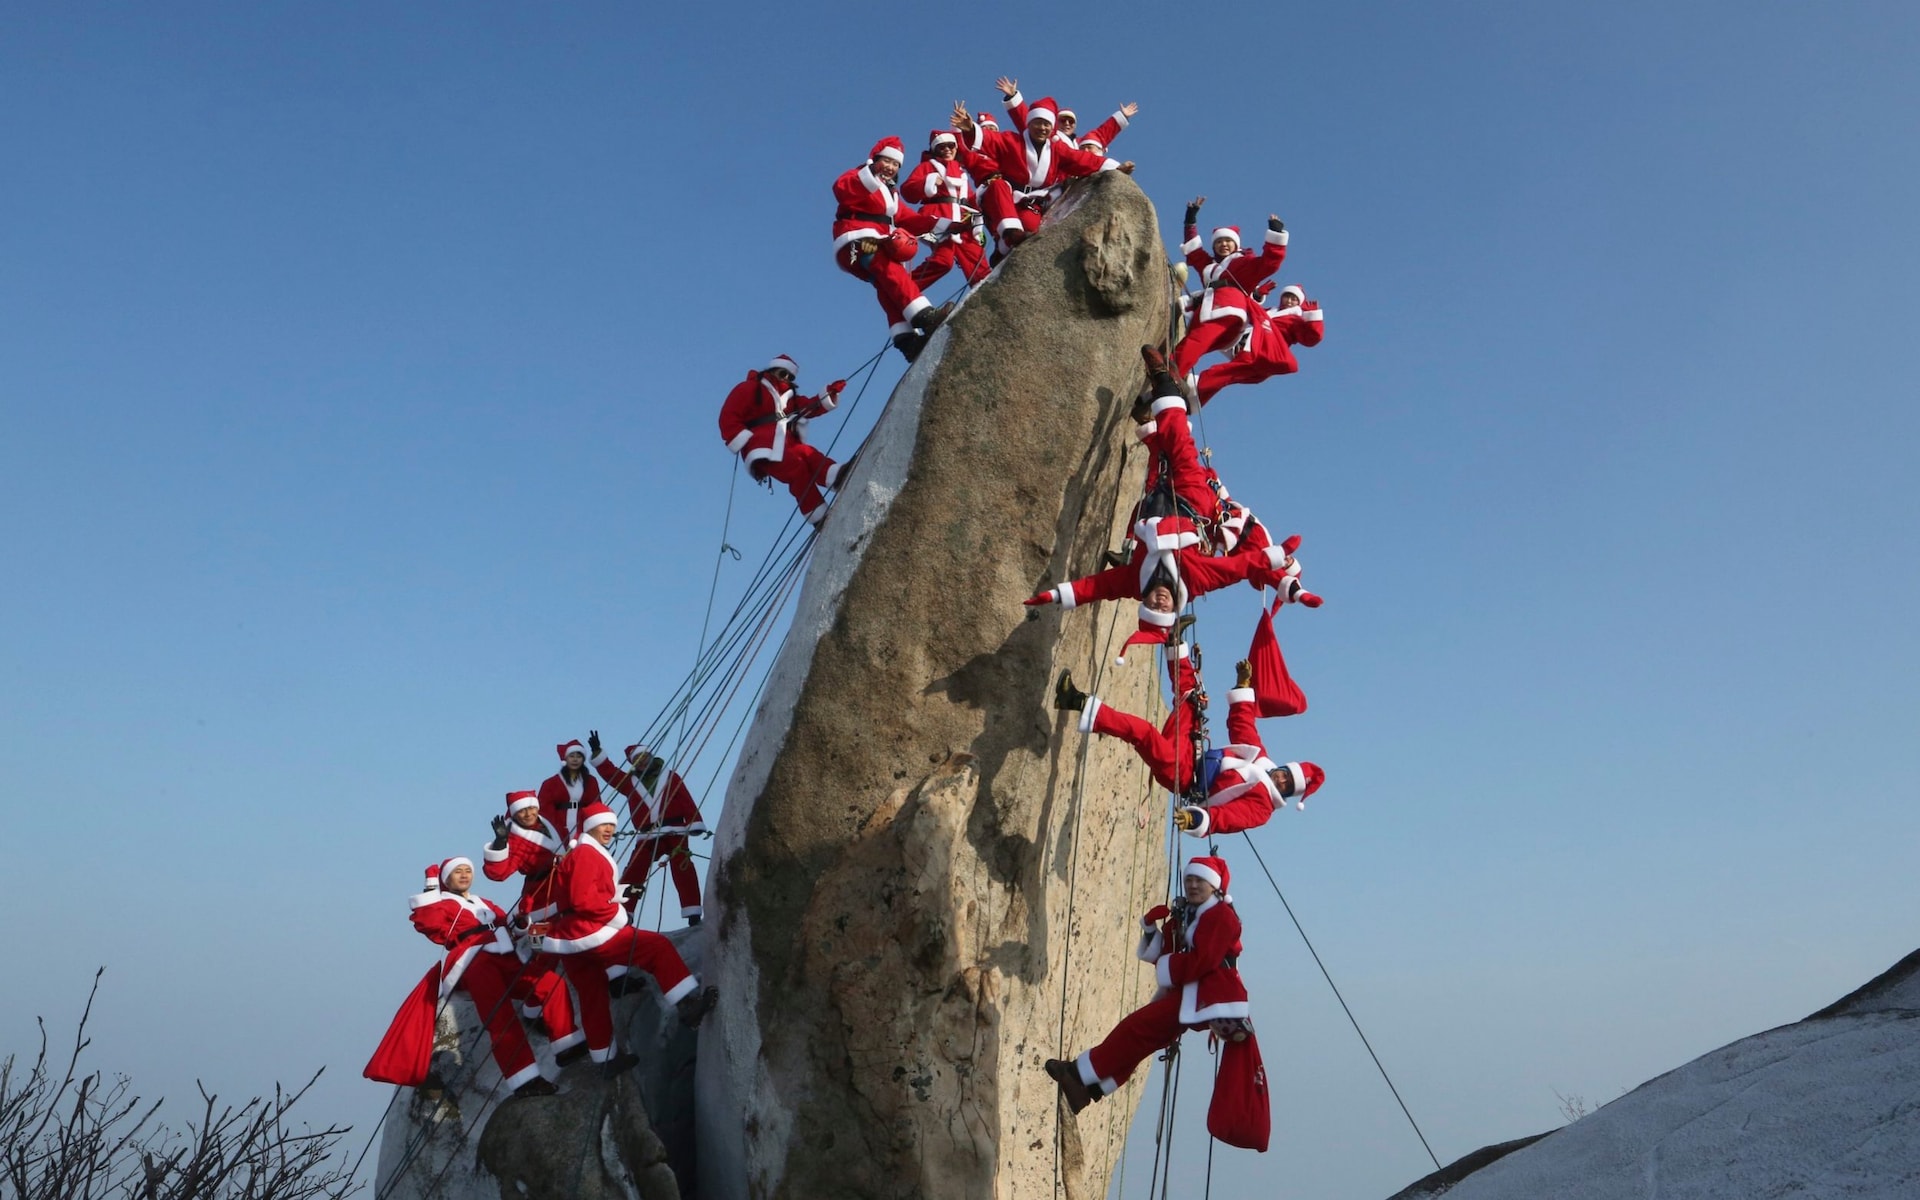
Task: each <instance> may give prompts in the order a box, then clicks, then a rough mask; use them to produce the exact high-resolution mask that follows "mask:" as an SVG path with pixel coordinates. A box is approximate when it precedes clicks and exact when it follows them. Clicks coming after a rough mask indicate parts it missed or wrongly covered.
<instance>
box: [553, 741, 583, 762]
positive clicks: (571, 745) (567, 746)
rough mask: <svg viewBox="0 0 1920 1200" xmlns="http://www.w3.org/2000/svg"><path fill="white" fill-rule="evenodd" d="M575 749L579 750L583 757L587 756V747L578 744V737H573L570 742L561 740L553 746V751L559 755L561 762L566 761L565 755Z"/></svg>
mask: <svg viewBox="0 0 1920 1200" xmlns="http://www.w3.org/2000/svg"><path fill="white" fill-rule="evenodd" d="M575 750H578V751H579V752H580V757H582V758H585V757H586V756H587V748H586V747H585V746H582V745H581V744H580V739H579V738H574V739H573V740H572V741H570V742H561V743H560V744H559V745H558V746H555V747H554V748H553V751H554V753H555V754H558V755H559V756H560V761H561V762H565V761H567V755H569V754H572V753H573V752H574V751H575Z"/></svg>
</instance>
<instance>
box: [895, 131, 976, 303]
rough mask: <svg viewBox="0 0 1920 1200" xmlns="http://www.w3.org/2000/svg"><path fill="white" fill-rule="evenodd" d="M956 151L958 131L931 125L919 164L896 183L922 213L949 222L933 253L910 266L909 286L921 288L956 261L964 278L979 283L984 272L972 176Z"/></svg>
mask: <svg viewBox="0 0 1920 1200" xmlns="http://www.w3.org/2000/svg"><path fill="white" fill-rule="evenodd" d="M959 154H960V137H959V135H958V134H956V133H955V132H954V131H953V130H951V129H936V130H934V131H933V132H932V133H931V134H929V135H928V136H927V149H926V152H925V153H923V154H922V155H921V156H920V165H919V166H917V167H915V168H914V169H913V173H912V174H911V175H908V176H907V181H906V183H904V184H902V185H901V187H900V193H901V194H902V195H903V196H905V197H906V198H907V199H909V200H911V201H913V202H915V203H916V204H918V205H919V206H920V211H921V212H922V213H924V214H931V215H932V216H935V217H943V218H945V219H947V220H949V221H951V222H952V223H953V224H952V226H951V227H950V228H949V229H948V230H947V232H946V234H945V235H944V236H943V237H941V238H940V239H939V242H938V244H937V245H935V246H934V248H933V253H932V254H930V255H928V256H927V258H926V261H924V262H922V263H921V264H920V265H919V266H917V267H915V268H914V269H913V272H912V274H913V282H914V286H916V287H918V288H920V289H922V290H923V291H924V290H925V289H927V288H930V287H932V286H933V285H934V283H935V282H937V281H938V280H939V279H940V278H941V277H942V276H944V275H946V273H947V272H948V271H951V270H952V269H953V267H954V264H955V263H958V264H959V266H960V274H961V275H962V276H963V277H964V278H965V279H966V281H967V282H968V283H979V282H980V281H981V280H982V279H985V278H986V277H987V255H986V251H985V249H984V248H983V247H982V244H981V235H982V233H983V231H984V228H985V227H984V226H982V225H980V224H979V222H978V220H977V217H978V215H979V214H978V211H977V210H978V207H979V197H977V196H976V195H975V194H974V190H973V177H972V176H971V175H969V174H967V172H966V170H965V168H963V167H962V166H961V165H960V160H959Z"/></svg>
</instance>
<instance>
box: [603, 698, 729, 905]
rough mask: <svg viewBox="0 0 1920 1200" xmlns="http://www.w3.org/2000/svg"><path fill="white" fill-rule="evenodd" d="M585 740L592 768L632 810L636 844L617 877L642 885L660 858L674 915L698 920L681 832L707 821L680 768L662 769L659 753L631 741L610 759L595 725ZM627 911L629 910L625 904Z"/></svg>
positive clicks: (695, 886)
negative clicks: (618, 761)
mask: <svg viewBox="0 0 1920 1200" xmlns="http://www.w3.org/2000/svg"><path fill="white" fill-rule="evenodd" d="M587 744H588V746H589V748H591V749H592V751H593V769H594V770H595V771H597V772H599V775H600V778H601V779H603V780H605V781H606V783H607V786H608V787H611V788H613V789H614V790H616V791H618V792H619V793H620V794H621V795H623V796H625V797H626V798H627V805H628V808H629V810H630V811H631V812H632V814H633V829H634V833H635V836H636V838H637V842H638V844H637V846H636V847H635V849H634V852H633V857H632V858H630V859H628V860H627V869H626V871H625V872H624V873H623V874H622V875H621V876H620V883H621V884H622V885H623V886H626V885H632V886H635V887H640V888H644V887H645V886H646V882H647V876H648V875H649V874H650V873H651V872H652V870H653V864H654V863H656V862H658V861H660V860H661V859H665V860H666V861H667V870H668V872H669V873H670V874H671V875H672V876H673V890H674V891H675V892H676V893H678V894H679V897H680V915H681V916H683V917H685V918H686V919H687V924H688V925H698V924H699V923H700V916H701V912H702V910H701V907H700V880H699V877H698V876H697V875H695V874H694V869H693V853H692V851H690V850H688V849H687V838H688V837H690V836H691V835H693V834H696V833H705V832H706V831H707V825H706V822H705V821H704V820H702V819H701V817H700V806H699V805H698V804H696V803H694V799H693V793H692V792H690V791H688V790H687V781H686V780H684V779H682V778H681V777H680V772H678V771H669V770H667V769H666V767H667V764H666V761H665V760H664V759H662V758H659V757H658V756H656V755H655V754H654V753H653V752H652V751H650V750H648V749H647V748H646V747H645V746H642V745H640V744H639V743H637V742H636V743H634V744H633V745H631V746H628V747H627V748H626V750H625V751H623V752H622V760H623V762H624V763H625V766H624V767H620V766H615V765H614V762H613V760H612V759H611V758H609V757H608V756H607V755H605V754H603V753H602V752H601V750H600V733H599V731H598V730H595V731H593V732H592V733H590V734H588V736H587ZM627 911H628V912H629V913H632V912H633V908H632V906H631V905H630V906H629V907H628V909H627Z"/></svg>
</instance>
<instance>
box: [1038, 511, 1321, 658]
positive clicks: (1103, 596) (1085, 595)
mask: <svg viewBox="0 0 1920 1200" xmlns="http://www.w3.org/2000/svg"><path fill="white" fill-rule="evenodd" d="M1133 542H1134V550H1133V559H1132V561H1131V562H1128V563H1127V564H1126V565H1124V566H1118V567H1109V568H1107V569H1106V570H1104V571H1100V572H1097V573H1095V574H1092V575H1085V576H1082V577H1081V578H1079V579H1075V580H1073V581H1072V582H1070V583H1064V584H1061V585H1060V586H1059V587H1056V588H1049V589H1048V590H1047V591H1044V592H1041V593H1040V594H1039V595H1037V596H1033V597H1031V598H1029V599H1028V600H1026V601H1024V603H1025V604H1027V605H1029V606H1032V605H1038V604H1058V605H1059V606H1061V607H1062V608H1078V607H1080V606H1081V605H1083V604H1091V603H1093V602H1094V601H1095V600H1124V599H1128V598H1133V599H1136V600H1139V601H1140V602H1141V603H1140V609H1139V618H1140V627H1139V632H1137V633H1135V634H1134V635H1133V636H1132V637H1129V638H1128V639H1127V642H1126V645H1127V646H1134V645H1138V644H1141V643H1148V644H1158V645H1164V644H1166V641H1167V631H1168V630H1169V629H1171V628H1172V627H1173V623H1174V621H1175V620H1176V619H1177V617H1176V614H1177V613H1178V612H1179V611H1180V610H1181V609H1183V608H1185V607H1186V606H1187V605H1188V603H1189V602H1191V601H1192V600H1194V599H1195V598H1197V597H1200V596H1204V595H1206V594H1207V593H1208V592H1212V591H1217V590H1218V589H1220V588H1223V587H1226V586H1227V585H1228V584H1233V583H1248V582H1251V583H1253V585H1254V586H1255V587H1273V588H1277V589H1279V591H1280V595H1281V600H1282V601H1283V602H1287V601H1296V602H1298V603H1301V604H1305V605H1307V606H1308V607H1318V606H1319V604H1320V597H1318V596H1316V595H1314V594H1313V593H1311V592H1308V591H1306V590H1304V589H1303V588H1301V587H1299V586H1298V585H1299V582H1300V580H1299V573H1300V564H1299V561H1298V560H1297V559H1295V558H1294V557H1293V556H1292V555H1291V554H1290V553H1288V552H1287V551H1286V550H1285V549H1284V548H1283V547H1281V546H1267V547H1264V548H1262V549H1258V550H1256V549H1243V550H1238V551H1236V552H1234V553H1232V554H1228V555H1222V556H1218V557H1214V556H1209V555H1208V554H1207V553H1206V551H1205V549H1204V548H1202V546H1201V544H1200V533H1199V530H1198V528H1197V527H1196V526H1195V524H1194V522H1193V520H1192V519H1191V518H1189V517H1185V516H1171V517H1146V518H1142V519H1140V520H1138V521H1135V522H1134V525H1133ZM1156 578H1158V579H1161V580H1164V581H1165V582H1166V583H1167V584H1168V586H1169V587H1170V589H1171V590H1172V592H1173V611H1172V612H1164V613H1163V612H1156V611H1154V610H1153V609H1151V608H1148V607H1147V605H1146V598H1147V593H1148V592H1149V591H1151V590H1152V589H1153V587H1154V583H1155V580H1156ZM1123 653H1124V650H1123ZM1120 661H1121V662H1125V661H1126V660H1125V658H1124V657H1123V658H1122V659H1121V660H1120Z"/></svg>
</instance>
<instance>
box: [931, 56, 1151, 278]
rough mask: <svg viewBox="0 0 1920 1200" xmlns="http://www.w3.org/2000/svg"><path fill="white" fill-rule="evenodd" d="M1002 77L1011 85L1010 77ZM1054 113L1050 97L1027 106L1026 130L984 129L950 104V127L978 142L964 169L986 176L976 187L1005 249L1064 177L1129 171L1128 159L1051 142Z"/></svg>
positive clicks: (1027, 232)
mask: <svg viewBox="0 0 1920 1200" xmlns="http://www.w3.org/2000/svg"><path fill="white" fill-rule="evenodd" d="M1005 83H1006V84H1009V85H1010V84H1011V83H1012V81H1011V80H1007V81H1005ZM1002 90H1003V91H1004V90H1005V89H1004V88H1003V89H1002ZM1017 91H1018V89H1017V88H1016V89H1015V92H1016V93H1017ZM1057 115H1058V110H1057V109H1056V108H1055V107H1054V103H1053V100H1052V99H1051V98H1047V99H1042V100H1038V101H1036V102H1035V103H1034V104H1033V105H1032V107H1030V108H1028V109H1027V122H1026V132H1025V133H1001V132H997V131H996V132H992V133H987V132H982V131H980V130H979V129H978V127H977V126H976V125H975V124H974V121H973V118H972V117H971V116H970V115H969V114H968V112H967V106H966V105H964V104H958V103H956V104H955V105H954V106H953V127H954V128H955V129H957V130H959V131H960V135H961V137H962V138H964V139H965V140H966V141H967V143H968V145H970V146H976V147H978V149H976V150H970V151H969V152H968V156H967V160H966V162H967V169H968V170H969V171H971V172H973V175H974V178H975V179H979V180H983V181H990V182H984V183H983V186H982V189H981V192H980V207H981V209H982V211H984V212H985V213H986V216H987V226H988V228H989V229H991V230H992V231H993V235H994V236H995V237H997V238H999V239H1000V244H1001V245H1002V246H1003V247H1004V248H1005V249H1007V250H1011V249H1013V248H1014V247H1015V246H1018V245H1019V244H1020V243H1021V242H1023V241H1025V240H1026V239H1027V238H1028V237H1029V236H1031V235H1032V234H1033V232H1034V231H1035V230H1037V229H1039V228H1040V219H1041V215H1042V213H1043V212H1044V210H1045V208H1046V206H1047V204H1048V203H1049V201H1050V199H1051V195H1052V192H1053V189H1054V188H1056V187H1058V186H1059V185H1060V184H1062V183H1064V182H1065V181H1067V180H1068V179H1072V178H1075V177H1078V176H1083V175H1096V174H1099V173H1100V172H1102V171H1122V172H1125V173H1127V174H1132V173H1133V163H1131V162H1115V161H1114V160H1112V159H1111V158H1107V157H1105V156H1103V155H1099V154H1089V153H1087V152H1086V151H1084V150H1080V149H1076V148H1075V147H1072V146H1063V145H1060V144H1059V143H1057V142H1055V141H1054V140H1053V126H1054V118H1055V117H1056V116H1057Z"/></svg>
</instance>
